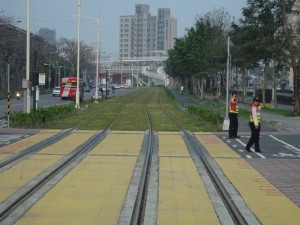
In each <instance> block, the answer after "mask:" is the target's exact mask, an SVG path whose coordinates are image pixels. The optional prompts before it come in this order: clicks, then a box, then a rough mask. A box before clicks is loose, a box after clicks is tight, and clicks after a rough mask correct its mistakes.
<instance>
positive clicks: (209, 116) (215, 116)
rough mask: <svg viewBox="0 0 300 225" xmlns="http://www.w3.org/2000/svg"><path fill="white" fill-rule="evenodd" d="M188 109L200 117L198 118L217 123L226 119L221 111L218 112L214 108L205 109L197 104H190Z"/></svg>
mask: <svg viewBox="0 0 300 225" xmlns="http://www.w3.org/2000/svg"><path fill="white" fill-rule="evenodd" d="M188 111H189V112H190V113H191V114H193V115H194V116H196V117H198V119H201V120H206V121H209V122H211V123H212V124H215V125H218V124H220V123H222V121H223V120H224V118H223V117H222V116H221V115H220V114H219V113H216V112H214V111H212V110H205V109H203V108H200V107H197V106H189V107H188Z"/></svg>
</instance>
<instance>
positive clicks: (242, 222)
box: [159, 98, 257, 225]
mask: <svg viewBox="0 0 300 225" xmlns="http://www.w3.org/2000/svg"><path fill="white" fill-rule="evenodd" d="M159 103H160V107H161V109H162V110H163V111H164V112H165V114H167V115H168V116H169V118H170V119H171V120H172V121H173V122H174V123H175V124H176V125H177V126H178V127H179V129H180V130H181V135H182V137H183V139H184V140H185V142H186V144H187V146H190V149H191V150H192V151H193V152H194V153H196V155H197V158H198V159H199V160H200V161H201V163H202V165H203V168H205V170H206V173H207V174H208V176H209V178H210V180H211V182H212V184H213V185H214V187H215V189H216V191H217V192H218V194H219V196H220V199H221V200H222V202H223V204H224V206H225V208H226V210H227V212H228V213H229V215H230V217H231V219H232V223H233V224H236V225H246V224H251V223H249V222H247V220H246V219H245V216H244V215H243V213H242V212H241V211H240V210H239V207H238V206H237V205H236V203H235V202H234V201H233V197H232V196H231V195H230V193H229V191H228V190H227V189H226V187H225V186H224V184H223V183H222V181H221V179H220V178H219V176H220V175H222V172H221V171H218V174H217V172H216V171H215V168H216V167H213V166H212V164H211V161H212V158H210V160H209V159H208V157H209V156H208V154H207V152H206V151H205V150H204V147H203V146H202V145H201V144H200V143H199V142H198V141H197V138H196V137H195V136H194V135H193V134H192V133H191V132H189V131H187V130H185V129H184V127H183V126H182V125H181V124H180V123H179V122H178V121H176V120H175V119H174V117H172V115H171V114H170V113H168V112H167V111H166V110H165V109H164V107H163V105H162V102H161V98H160V102H159ZM204 152H205V153H204ZM224 178H225V176H224V175H223V178H222V180H224ZM242 207H243V208H245V204H242ZM245 211H247V214H248V215H247V216H248V217H249V214H250V217H251V218H250V220H251V222H252V223H253V221H256V222H257V220H256V218H255V216H254V215H253V214H252V213H251V212H250V210H249V209H246V210H244V214H245ZM223 214H224V213H223ZM226 220H227V221H228V218H227V219H226Z"/></svg>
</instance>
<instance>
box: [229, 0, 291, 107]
mask: <svg viewBox="0 0 300 225" xmlns="http://www.w3.org/2000/svg"><path fill="white" fill-rule="evenodd" d="M242 14H243V18H242V19H240V20H239V25H237V24H232V31H231V35H232V37H233V38H232V41H233V43H234V46H235V47H234V48H233V52H234V54H236V56H237V57H235V56H234V57H233V58H236V60H234V63H235V64H236V65H239V66H240V67H242V68H243V69H249V68H251V67H252V68H254V67H256V66H257V65H262V66H263V67H264V69H263V71H264V72H263V86H262V98H263V99H262V100H263V103H264V104H265V103H266V100H265V88H266V87H265V84H266V77H265V74H266V73H267V71H268V70H269V68H270V63H271V62H272V64H273V66H274V61H275V62H277V64H276V65H277V66H276V73H277V72H278V71H279V70H280V69H282V68H283V67H284V66H286V64H287V62H288V61H287V57H286V45H285V43H286V41H285V38H284V36H283V34H282V32H281V30H282V29H281V27H282V23H281V19H280V18H281V14H280V12H279V5H278V3H277V2H276V1H269V0H248V2H247V7H245V8H243V10H242ZM275 79H276V77H275V76H274V77H273V86H275V85H276V82H275ZM273 89H274V90H275V87H273Z"/></svg>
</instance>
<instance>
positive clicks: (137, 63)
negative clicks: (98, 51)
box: [99, 56, 169, 86]
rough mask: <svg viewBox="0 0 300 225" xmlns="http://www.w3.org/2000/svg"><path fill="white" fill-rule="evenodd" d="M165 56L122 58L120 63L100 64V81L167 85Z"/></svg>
mask: <svg viewBox="0 0 300 225" xmlns="http://www.w3.org/2000/svg"><path fill="white" fill-rule="evenodd" d="M166 59H167V57H166V56H150V57H133V58H123V59H122V60H120V61H113V62H105V61H103V62H101V65H100V73H99V74H100V80H102V81H103V80H104V81H105V80H106V79H108V80H109V81H110V82H111V83H122V84H123V83H125V84H128V85H129V86H131V85H144V86H151V85H165V86H167V85H168V83H169V82H168V76H167V74H166V73H165V71H164V68H163V63H164V61H165V60H166Z"/></svg>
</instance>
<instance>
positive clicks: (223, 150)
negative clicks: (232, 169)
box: [196, 133, 241, 158]
mask: <svg viewBox="0 0 300 225" xmlns="http://www.w3.org/2000/svg"><path fill="white" fill-rule="evenodd" d="M196 137H197V138H198V140H199V141H200V143H201V144H202V145H203V146H204V147H205V148H206V149H207V151H208V152H209V154H210V155H211V156H212V157H228V158H241V156H240V155H239V154H237V153H236V152H235V151H232V149H231V148H229V147H228V146H227V145H225V144H224V143H223V142H222V141H221V140H220V139H219V138H218V137H217V136H215V135H213V134H208V133H206V134H198V135H196Z"/></svg>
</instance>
